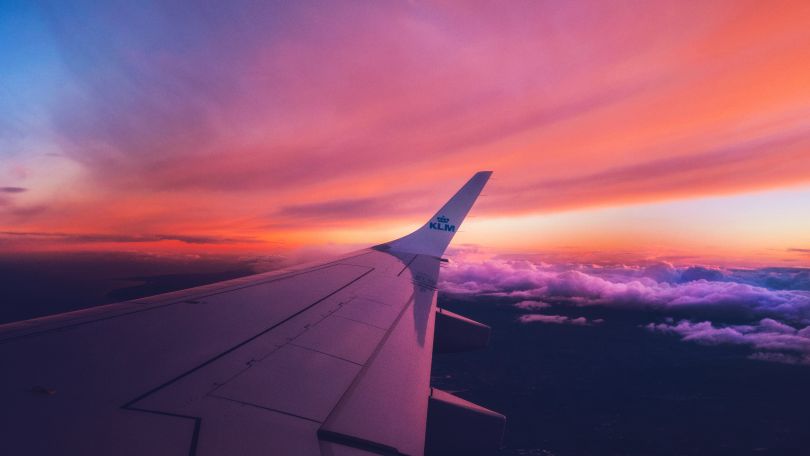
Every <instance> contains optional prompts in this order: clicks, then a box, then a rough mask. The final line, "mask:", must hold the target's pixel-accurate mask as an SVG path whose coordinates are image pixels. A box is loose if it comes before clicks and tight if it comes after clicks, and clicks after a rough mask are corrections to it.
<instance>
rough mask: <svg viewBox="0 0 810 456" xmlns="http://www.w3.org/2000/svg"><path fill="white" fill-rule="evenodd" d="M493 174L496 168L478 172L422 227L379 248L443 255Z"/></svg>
mask: <svg viewBox="0 0 810 456" xmlns="http://www.w3.org/2000/svg"><path fill="white" fill-rule="evenodd" d="M491 175H492V171H479V172H477V173H475V175H474V176H473V177H472V178H471V179H470V180H469V181H467V183H466V184H464V186H463V187H461V189H460V190H459V191H458V192H456V194H455V195H453V197H452V198H450V201H448V202H447V203H445V205H444V206H442V208H441V209H439V211H438V212H436V214H434V215H433V217H431V218H430V220H428V221H427V223H425V224H424V225H422V227H421V228H419V229H418V230H416V231H414V232H413V233H411V234H409V235H407V236H405V237H401V238H399V239H397V240H395V241H391V242H388V243H386V244H382V245H379V246H377V248H379V249H385V250H392V251H397V252H406V253H416V254H421V255H430V256H435V257H441V256H442V255H443V254H444V251H445V249H447V245H448V244H450V241H451V240H452V239H453V235H455V234H456V232H457V231H458V229H459V227H460V226H461V222H463V221H464V218H465V217H466V216H467V213H468V212H470V208H472V205H473V203H475V200H476V199H478V195H479V194H480V193H481V190H482V189H483V188H484V185H485V184H486V183H487V181H488V180H489V177H490V176H491Z"/></svg>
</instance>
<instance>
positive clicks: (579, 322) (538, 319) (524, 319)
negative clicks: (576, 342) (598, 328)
mask: <svg viewBox="0 0 810 456" xmlns="http://www.w3.org/2000/svg"><path fill="white" fill-rule="evenodd" d="M518 320H519V321H520V322H521V323H553V324H558V325H575V326H590V325H593V324H598V323H601V322H602V320H593V321H591V320H588V319H587V318H585V317H576V318H572V317H566V316H564V315H545V314H529V315H521V316H520V318H518Z"/></svg>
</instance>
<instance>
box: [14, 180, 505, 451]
mask: <svg viewBox="0 0 810 456" xmlns="http://www.w3.org/2000/svg"><path fill="white" fill-rule="evenodd" d="M490 174H491V173H490V172H481V173H477V174H476V175H475V176H473V178H472V179H470V181H469V182H468V183H467V184H466V185H465V186H464V187H462V189H461V190H459V192H458V193H457V194H456V195H455V196H453V198H451V199H450V200H449V201H448V202H447V204H445V205H444V206H443V207H442V208H441V209H440V210H439V211H438V212H437V213H436V215H434V217H433V218H432V219H431V220H430V221H428V223H426V224H425V225H423V226H422V227H421V228H420V229H418V230H416V231H415V232H414V233H412V234H410V235H408V236H405V237H403V238H400V239H398V240H395V241H392V242H389V243H387V244H382V245H379V246H376V247H375V248H372V249H368V250H362V251H358V252H355V253H352V254H349V255H345V256H343V257H340V258H337V259H335V260H333V261H330V262H326V263H321V264H317V265H309V266H302V267H297V268H292V269H288V270H284V271H280V272H273V273H268V274H260V275H257V276H251V277H245V278H242V279H236V280H232V281H228V282H223V283H219V284H213V285H207V286H204V287H198V288H194V289H190V290H185V291H181V292H174V293H168V294H166V295H160V296H156V297H153V298H148V299H140V300H135V301H130V302H125V303H119V304H114V305H110V306H102V307H97V308H93V309H88V310H85V311H78V312H71V313H68V314H62V315H58V316H52V317H46V318H41V319H35V320H29V321H26V322H18V323H12V324H8V325H2V326H0V365H2V366H4V367H5V368H6V369H5V374H4V376H2V377H0V402H2V403H3V404H4V406H3V408H2V409H0V441H3V444H4V448H5V449H7V450H9V451H10V454H131V455H136V454H149V455H158V454H167V455H168V454H190V455H217V454H245V455H247V454H278V455H318V454H320V455H333V456H340V455H363V454H408V455H421V454H428V455H430V454H442V455H447V454H450V455H452V454H469V455H473V454H492V453H493V452H494V451H496V450H497V448H498V446H499V444H500V438H501V435H502V432H503V426H504V420H505V419H504V417H503V416H501V415H499V414H497V413H494V412H491V411H489V410H486V409H484V408H482V407H480V406H477V405H475V404H471V403H469V402H466V401H464V400H462V399H460V398H458V397H455V396H452V395H450V394H448V393H445V392H442V391H439V390H436V389H433V388H431V387H430V366H431V362H432V355H433V353H434V352H456V351H463V350H469V349H475V348H480V347H482V346H485V345H486V343H487V340H488V336H489V328H488V327H486V326H484V325H481V324H480V323H476V322H473V321H471V320H468V319H466V318H464V317H461V316H458V315H455V314H452V313H450V312H447V311H441V310H437V307H436V284H437V282H438V275H439V266H440V264H441V261H440V260H441V259H440V256H441V255H442V253H443V252H444V249H445V248H446V247H447V245H448V244H449V242H450V240H451V239H452V237H453V235H454V234H455V232H457V230H458V227H459V226H460V224H461V222H462V220H463V219H464V217H465V216H466V215H467V213H468V212H469V210H470V208H471V206H472V204H473V203H474V201H475V199H476V197H477V196H478V194H479V193H480V191H481V189H482V188H483V186H484V184H485V183H486V181H487V179H488V178H489V176H490Z"/></svg>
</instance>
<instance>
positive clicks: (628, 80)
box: [0, 1, 810, 242]
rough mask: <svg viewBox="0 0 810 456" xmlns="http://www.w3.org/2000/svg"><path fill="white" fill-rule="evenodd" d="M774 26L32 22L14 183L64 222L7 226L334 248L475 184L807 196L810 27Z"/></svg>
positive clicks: (672, 17)
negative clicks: (334, 238) (336, 231)
mask: <svg viewBox="0 0 810 456" xmlns="http://www.w3.org/2000/svg"><path fill="white" fill-rule="evenodd" d="M759 9H760V7H758V6H757V5H742V6H741V5H739V4H738V2H732V1H719V2H712V3H711V4H703V3H683V4H677V5H673V4H666V5H664V4H662V3H659V2H646V3H644V4H643V5H635V6H634V8H632V11H633V12H632V14H630V13H629V12H628V11H629V10H630V9H625V8H615V7H612V6H610V5H606V4H604V2H598V1H589V2H584V3H564V2H534V3H531V2H530V3H518V4H510V5H508V6H507V7H504V6H503V5H495V4H482V3H478V4H476V5H474V6H470V5H464V6H462V5H460V4H455V3H453V2H450V3H441V4H436V3H421V2H416V3H415V2H402V3H398V2H375V3H374V4H373V5H370V4H360V3H352V2H349V3H344V4H340V5H336V4H330V3H328V2H327V3H320V4H312V3H307V2H288V3H257V4H251V5H240V6H239V7H235V6H233V5H230V4H224V3H223V4H207V5H200V6H199V8H195V9H193V10H189V9H188V8H186V7H184V6H180V5H176V4H173V3H171V2H163V1H157V2H153V3H150V4H149V5H114V6H113V5H107V4H99V3H81V2H80V3H78V4H75V5H71V6H69V7H68V6H66V5H63V4H61V3H58V2H46V3H45V4H43V5H39V6H37V7H31V8H21V9H20V12H19V14H20V20H21V22H20V23H21V24H24V25H25V27H23V28H24V29H32V30H33V31H31V33H32V34H31V37H32V39H31V40H30V41H32V42H31V43H29V42H26V43H23V44H24V45H25V46H22V45H21V44H20V43H18V41H19V40H16V39H14V38H13V37H9V39H6V40H0V43H6V44H5V46H7V47H8V50H9V53H10V54H13V56H15V57H16V60H15V61H14V63H15V64H14V65H9V68H11V69H12V71H11V77H10V78H8V80H7V81H6V80H4V83H8V84H9V87H10V89H9V90H8V92H9V95H10V97H6V98H4V101H5V100H9V101H7V105H3V106H0V126H9V125H12V126H13V127H14V128H13V130H14V132H15V133H14V134H13V135H11V134H10V135H6V136H4V138H3V141H4V144H3V148H2V151H0V154H2V155H3V158H4V160H3V162H2V163H1V164H0V174H8V175H9V176H11V178H12V180H10V181H8V185H10V186H11V185H13V186H14V187H8V188H28V187H30V188H31V189H32V190H31V191H29V192H26V193H25V195H21V197H25V198H29V197H30V201H26V202H25V204H30V206H31V207H33V206H36V207H48V208H51V209H52V210H47V211H39V212H34V211H31V212H29V213H27V214H25V217H24V220H20V217H16V216H15V217H10V218H9V220H11V222H9V223H11V224H12V225H17V226H15V227H14V228H15V229H19V228H20V226H22V224H23V222H24V228H23V229H25V230H31V231H35V230H39V231H54V232H56V231H69V230H72V229H77V230H81V231H84V232H98V233H102V232H117V231H120V230H121V227H123V226H137V227H143V226H147V227H149V230H150V231H151V232H167V233H168V232H179V231H186V230H190V231H193V230H194V229H195V228H196V227H197V226H199V224H200V223H210V221H211V220H217V221H222V224H223V225H226V226H227V227H228V229H229V230H231V231H232V232H234V233H242V234H254V233H255V231H257V230H269V231H275V233H276V234H277V235H278V236H282V235H284V230H285V229H288V228H289V227H290V226H291V225H292V224H294V223H295V221H296V220H299V219H301V218H306V219H307V220H308V221H309V222H310V223H309V224H308V225H309V227H310V229H312V230H313V232H314V234H312V235H310V239H321V238H324V237H325V236H327V235H328V230H329V229H330V228H331V227H332V226H333V220H334V219H335V218H339V219H340V220H341V221H342V222H341V223H343V224H344V225H345V226H347V227H350V228H352V229H354V230H356V231H360V230H362V226H363V223H362V219H364V218H368V216H369V214H372V215H373V216H379V217H380V218H383V216H382V215H379V214H383V213H387V211H386V212H384V209H385V207H384V206H385V205H386V204H389V205H391V206H392V207H396V208H397V210H398V211H399V213H400V214H403V215H410V214H411V213H416V211H425V212H429V211H430V210H431V209H432V208H433V207H434V205H435V204H436V202H437V200H436V199H434V197H436V198H438V199H441V198H444V196H445V195H449V194H451V192H452V191H453V190H454V189H455V188H457V185H458V182H461V181H463V179H464V178H465V177H467V176H469V174H470V172H471V171H473V170H476V169H490V168H495V169H496V175H497V176H498V179H499V180H498V181H496V182H493V184H492V189H493V191H492V192H491V198H489V199H485V200H483V201H481V202H480V204H479V205H478V206H477V210H478V211H479V212H480V213H481V214H482V215H490V216H494V215H504V214H510V215H513V214H524V215H525V214H537V213H548V212H552V211H558V210H561V209H566V210H568V209H582V208H592V207H597V206H600V207H601V206H609V205H624V204H627V203H632V202H658V201H662V200H668V199H674V198H694V197H700V196H706V195H717V194H729V193H736V192H748V191H755V190H760V189H773V188H780V187H785V186H791V185H797V184H801V183H807V182H808V176H810V161H808V155H807V154H806V153H805V151H806V150H807V146H808V144H810V134H808V130H807V122H806V118H807V109H808V100H810V90H808V88H807V87H808V86H807V84H806V81H807V79H808V77H810V65H805V64H804V63H803V62H804V60H803V59H802V58H801V57H802V56H803V55H804V53H805V47H806V46H803V43H805V42H806V40H807V37H808V33H809V32H808V31H807V27H806V24H807V22H808V19H810V16H809V14H810V13H808V12H807V10H806V9H804V8H801V7H793V6H792V5H790V6H784V7H781V8H777V9H775V10H774V11H772V12H771V14H768V15H762V14H761V12H760V10H759ZM732 12H733V15H732V14H731V13H732ZM639 16H642V17H645V18H646V20H645V21H639V20H638V17H639ZM732 16H733V17H734V20H733V21H729V19H728V18H729V17H732ZM696 18H700V19H699V20H697V19H696ZM315 24H317V26H315ZM561 30H564V33H562V32H561ZM661 30H667V31H668V33H666V34H662V33H660V31H661ZM749 30H757V33H749V32H748V31H749ZM0 46H2V45H0ZM784 68H790V69H791V71H789V72H786V71H784ZM28 74H37V75H39V76H40V77H39V78H35V79H33V80H32V79H31V78H27V77H26V76H27V75H28ZM17 87H19V89H20V90H15V88H17ZM30 94H34V95H30ZM11 95H13V97H11ZM29 95H30V96H29ZM18 106H37V107H38V109H37V110H35V111H36V112H33V110H32V112H26V113H25V115H22V114H19V109H17V107H18ZM5 129H6V130H7V129H8V128H5ZM4 131H5V130H4ZM32 142H34V143H36V144H35V145H36V149H37V150H43V151H45V152H43V153H42V154H41V155H42V156H43V157H46V158H47V159H40V156H39V155H36V154H34V153H32V152H29V151H30V150H33V149H34V148H33V147H32V146H31V144H30V143H32ZM40 146H41V147H40ZM6 158H8V159H6ZM57 159H58V160H59V162H58V163H57V162H56V160H57ZM66 163H70V164H71V165H72V167H73V168H75V169H72V170H71V171H70V172H68V171H67V167H66V166H64V165H65V164H66ZM14 169H16V170H18V171H17V172H13V170H14ZM22 169H24V170H25V172H24V173H23V172H19V170H22ZM5 171H8V172H7V173H6V172H5ZM57 178H58V179H57ZM37 180H39V182H46V181H47V182H54V181H55V180H59V181H60V185H53V188H51V189H50V190H48V191H46V190H43V189H42V186H40V185H34V184H31V182H37ZM63 181H64V182H63ZM62 183H63V184H62ZM34 189H36V190H34ZM404 193H411V194H412V195H413V197H412V198H403V197H401V196H402V194H404ZM8 194H9V192H7V191H4V195H5V196H8ZM383 202H387V203H383ZM21 204H22V203H21ZM0 205H2V206H3V207H6V206H10V203H8V200H6V199H0ZM26 207H27V206H26ZM98 207H107V208H110V207H114V209H112V210H109V211H108V213H107V214H106V216H105V217H104V218H100V217H95V216H94V214H95V212H96V210H97V208H98ZM178 208H182V210H179V209H178ZM9 214H11V213H10V212H9ZM189 214H193V215H189ZM11 215H14V214H11ZM195 215H196V216H195ZM2 228H3V229H11V228H12V226H11V225H7V226H5V227H2ZM319 230H320V231H319ZM324 233H327V234H324ZM271 234H272V233H271ZM235 236H236V235H235ZM375 241H376V240H375ZM793 242H797V241H796V240H794V241H793Z"/></svg>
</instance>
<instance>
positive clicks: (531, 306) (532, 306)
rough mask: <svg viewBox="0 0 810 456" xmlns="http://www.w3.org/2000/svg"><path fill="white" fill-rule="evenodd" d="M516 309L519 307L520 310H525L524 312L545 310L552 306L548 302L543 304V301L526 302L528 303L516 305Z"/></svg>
mask: <svg viewBox="0 0 810 456" xmlns="http://www.w3.org/2000/svg"><path fill="white" fill-rule="evenodd" d="M515 307H517V308H518V309H523V310H540V309H545V308H548V307H551V304H549V303H547V302H543V301H530V300H526V301H520V302H518V303H515Z"/></svg>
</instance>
